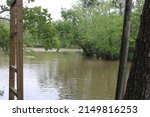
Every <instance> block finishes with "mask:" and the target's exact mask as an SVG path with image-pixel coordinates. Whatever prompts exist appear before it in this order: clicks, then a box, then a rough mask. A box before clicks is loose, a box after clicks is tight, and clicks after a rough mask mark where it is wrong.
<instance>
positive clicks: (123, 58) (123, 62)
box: [115, 0, 132, 100]
mask: <svg viewBox="0 0 150 117" xmlns="http://www.w3.org/2000/svg"><path fill="white" fill-rule="evenodd" d="M131 9H132V0H126V7H125V16H124V25H123V33H122V38H121V50H120V63H119V71H118V80H117V87H116V96H115V99H116V100H121V99H123V96H124V88H125V78H126V71H127V70H126V69H127V68H126V66H127V58H128V45H129V44H128V43H129V42H128V39H129V36H130V24H131Z"/></svg>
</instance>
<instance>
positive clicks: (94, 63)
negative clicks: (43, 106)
mask: <svg viewBox="0 0 150 117" xmlns="http://www.w3.org/2000/svg"><path fill="white" fill-rule="evenodd" d="M8 61H9V60H8V57H7V56H5V55H3V54H0V90H4V91H5V93H4V96H3V97H0V99H8V84H9V83H8V76H9V69H8ZM117 70H118V61H102V60H95V59H87V58H85V57H82V56H81V55H78V54H76V53H49V52H34V53H28V54H26V55H25V56H24V90H25V91H24V99H25V100H41V99H44V100H62V99H77V100H80V99H87V100H91V99H93V100H95V99H114V96H115V87H116V79H117Z"/></svg>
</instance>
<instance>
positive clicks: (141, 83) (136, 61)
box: [124, 0, 150, 100]
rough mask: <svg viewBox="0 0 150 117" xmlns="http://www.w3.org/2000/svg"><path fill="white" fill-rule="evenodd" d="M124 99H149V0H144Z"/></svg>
mask: <svg viewBox="0 0 150 117" xmlns="http://www.w3.org/2000/svg"><path fill="white" fill-rule="evenodd" d="M124 99H127V100H148V99H150V0H145V3H144V8H143V12H142V15H141V22H140V28H139V33H138V37H137V41H136V48H135V53H134V58H133V61H132V66H131V69H130V74H129V79H128V82H127V87H126V93H125V97H124Z"/></svg>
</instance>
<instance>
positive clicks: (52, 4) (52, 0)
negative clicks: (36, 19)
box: [28, 0, 77, 20]
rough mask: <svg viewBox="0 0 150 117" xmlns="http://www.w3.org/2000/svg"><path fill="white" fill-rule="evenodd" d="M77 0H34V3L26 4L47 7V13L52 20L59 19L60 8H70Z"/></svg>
mask: <svg viewBox="0 0 150 117" xmlns="http://www.w3.org/2000/svg"><path fill="white" fill-rule="evenodd" d="M76 1H77V0H35V2H34V3H30V4H28V5H29V6H42V7H43V8H48V10H49V13H51V17H52V18H53V20H58V19H61V13H60V11H61V8H67V9H69V8H71V7H72V5H73V4H75V3H76Z"/></svg>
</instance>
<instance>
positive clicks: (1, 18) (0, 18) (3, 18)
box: [0, 17, 10, 21]
mask: <svg viewBox="0 0 150 117" xmlns="http://www.w3.org/2000/svg"><path fill="white" fill-rule="evenodd" d="M0 20H7V21H10V19H8V18H6V17H0Z"/></svg>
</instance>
